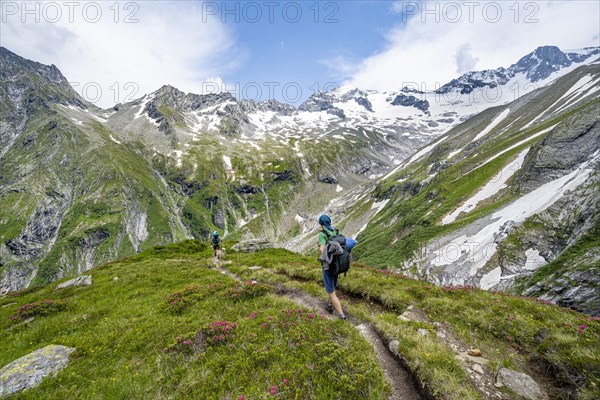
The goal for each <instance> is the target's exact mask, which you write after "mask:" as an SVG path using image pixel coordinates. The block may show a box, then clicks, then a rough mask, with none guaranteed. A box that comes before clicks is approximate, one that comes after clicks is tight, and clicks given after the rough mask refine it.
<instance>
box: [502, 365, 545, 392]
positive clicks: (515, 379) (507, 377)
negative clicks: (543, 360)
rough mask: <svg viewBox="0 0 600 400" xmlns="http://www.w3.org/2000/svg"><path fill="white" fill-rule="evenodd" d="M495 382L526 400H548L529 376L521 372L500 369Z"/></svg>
mask: <svg viewBox="0 0 600 400" xmlns="http://www.w3.org/2000/svg"><path fill="white" fill-rule="evenodd" d="M496 381H497V383H498V384H500V385H503V386H506V387H507V388H509V389H510V390H512V391H513V392H515V393H516V394H518V395H519V396H521V397H523V398H524V399H527V400H546V399H547V398H548V397H547V396H546V394H545V393H544V391H543V390H542V389H541V388H540V386H539V385H538V384H537V383H536V382H535V381H534V380H533V379H532V378H531V377H530V376H529V375H527V374H524V373H522V372H517V371H513V370H512V369H508V368H500V371H498V376H497V377H496Z"/></svg>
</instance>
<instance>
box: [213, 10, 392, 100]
mask: <svg viewBox="0 0 600 400" xmlns="http://www.w3.org/2000/svg"><path fill="white" fill-rule="evenodd" d="M299 4H300V3H299ZM301 4H302V18H300V20H299V21H298V22H297V23H291V22H287V21H286V20H285V19H284V18H283V15H282V14H283V10H282V12H281V13H277V12H275V13H274V16H275V18H274V20H275V21H274V22H273V23H270V22H269V20H268V18H267V16H266V15H263V19H262V21H261V22H259V23H250V22H244V21H240V23H239V24H235V23H231V21H228V24H230V25H232V28H233V30H234V32H235V35H236V37H237V38H238V43H239V46H240V48H241V49H242V50H241V51H243V52H245V53H246V59H245V62H244V65H243V66H242V67H241V68H240V69H239V70H237V71H234V72H232V73H231V74H226V75H225V76H224V77H223V78H224V79H225V80H226V81H230V82H240V83H241V84H242V85H244V84H245V83H247V82H257V83H259V84H261V86H263V88H264V92H265V93H264V94H265V95H266V94H267V92H268V90H269V88H268V85H263V84H262V83H263V82H278V83H279V84H280V86H279V87H278V88H276V89H275V90H274V92H275V93H276V94H279V95H281V94H282V93H281V92H282V90H283V87H284V85H286V84H290V83H298V84H300V85H301V86H302V88H303V93H302V98H303V99H304V98H306V97H307V96H308V95H309V94H312V93H313V91H314V90H317V89H323V88H328V87H331V86H332V84H336V85H339V84H341V82H342V80H343V79H344V78H346V77H345V76H344V75H343V74H341V73H340V72H339V71H336V70H335V69H332V68H331V67H330V66H328V65H327V64H328V62H327V61H328V60H331V59H332V58H335V57H342V58H343V59H346V60H350V61H358V60H362V59H364V58H366V57H368V56H369V55H372V54H374V53H376V52H378V51H380V50H382V49H383V48H384V45H385V38H384V34H385V32H387V31H388V30H389V29H390V27H391V26H393V25H394V23H399V22H401V21H399V16H398V15H394V14H392V13H391V12H390V2H387V1H351V2H345V3H343V2H339V3H337V4H338V5H337V6H333V4H336V3H329V2H324V3H320V4H319V5H318V10H319V14H318V16H317V15H316V14H315V12H316V8H315V2H312V1H310V2H303V3H301ZM265 10H266V9H265ZM294 10H295V8H289V9H288V11H289V13H290V14H291V17H293V15H295V14H293V13H292V11H294ZM291 17H290V18H291ZM315 17H317V18H316V19H317V21H315ZM247 88H248V90H246V92H247V94H248V95H251V96H252V95H254V93H256V92H255V91H253V90H251V89H252V87H251V86H247ZM294 94H295V90H294V89H293V87H292V86H290V87H289V96H288V97H291V96H294ZM290 100H292V99H290Z"/></svg>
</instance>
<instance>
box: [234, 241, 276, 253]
mask: <svg viewBox="0 0 600 400" xmlns="http://www.w3.org/2000/svg"><path fill="white" fill-rule="evenodd" d="M272 247H273V244H272V243H271V242H269V240H268V239H266V238H257V239H249V240H242V241H241V242H239V243H236V244H234V245H233V246H232V247H231V248H232V249H233V250H235V251H241V252H242V253H252V252H255V251H260V250H265V249H270V248H272Z"/></svg>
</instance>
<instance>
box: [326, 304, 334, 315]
mask: <svg viewBox="0 0 600 400" xmlns="http://www.w3.org/2000/svg"><path fill="white" fill-rule="evenodd" d="M325 310H326V311H327V312H328V313H329V314H333V313H334V312H335V308H333V304H331V303H327V304H326V305H325Z"/></svg>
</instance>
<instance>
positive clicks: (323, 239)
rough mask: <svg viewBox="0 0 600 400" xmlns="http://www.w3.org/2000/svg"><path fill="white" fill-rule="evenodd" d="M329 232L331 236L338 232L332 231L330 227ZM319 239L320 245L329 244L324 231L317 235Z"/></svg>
mask: <svg viewBox="0 0 600 400" xmlns="http://www.w3.org/2000/svg"><path fill="white" fill-rule="evenodd" d="M327 232H328V233H329V235H331V236H335V234H336V233H335V231H330V230H329V229H327ZM317 241H318V243H319V246H325V245H326V244H327V235H326V234H325V233H323V231H321V232H319V236H317Z"/></svg>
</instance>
